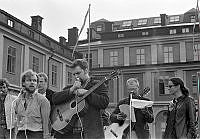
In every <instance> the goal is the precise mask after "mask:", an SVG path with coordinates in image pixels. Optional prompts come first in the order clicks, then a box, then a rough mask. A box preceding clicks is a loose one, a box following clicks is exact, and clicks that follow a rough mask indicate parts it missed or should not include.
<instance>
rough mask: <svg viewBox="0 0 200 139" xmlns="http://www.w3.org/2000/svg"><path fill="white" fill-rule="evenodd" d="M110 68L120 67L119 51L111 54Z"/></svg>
mask: <svg viewBox="0 0 200 139" xmlns="http://www.w3.org/2000/svg"><path fill="white" fill-rule="evenodd" d="M110 66H118V51H112V52H110Z"/></svg>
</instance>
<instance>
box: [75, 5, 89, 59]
mask: <svg viewBox="0 0 200 139" xmlns="http://www.w3.org/2000/svg"><path fill="white" fill-rule="evenodd" d="M89 11H90V5H89V8H88V10H87V12H86V15H85V18H84V21H83V25H82V27H81V30H80V32H79V34H78V37H77V41H76V44H75V46H74V49H73V52H72V58H74V53H75V51H76V48H77V46H78V40H79V37H80V35H81V33H82V31H83V29H84V26H85V23H86V20H87V16H88V14H89Z"/></svg>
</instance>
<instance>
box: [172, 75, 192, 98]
mask: <svg viewBox="0 0 200 139" xmlns="http://www.w3.org/2000/svg"><path fill="white" fill-rule="evenodd" d="M169 81H171V82H172V83H173V84H174V85H175V86H177V85H180V89H181V92H182V94H183V95H184V96H189V90H188V88H187V87H185V85H184V82H183V80H182V79H181V78H179V77H172V78H170V79H169Z"/></svg>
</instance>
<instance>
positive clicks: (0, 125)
mask: <svg viewBox="0 0 200 139" xmlns="http://www.w3.org/2000/svg"><path fill="white" fill-rule="evenodd" d="M8 87H9V82H8V81H7V79H0V139H9V138H10V135H12V137H13V136H14V125H13V123H14V113H13V112H14V111H13V108H12V104H13V102H14V101H15V99H16V98H17V96H14V95H11V93H10V91H9V89H8ZM11 112H12V114H11ZM11 116H12V119H11ZM11 129H12V130H11ZM10 132H11V134H10Z"/></svg>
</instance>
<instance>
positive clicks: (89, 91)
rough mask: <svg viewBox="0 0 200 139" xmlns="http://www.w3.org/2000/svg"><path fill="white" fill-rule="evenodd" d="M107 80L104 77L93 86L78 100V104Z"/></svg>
mask: <svg viewBox="0 0 200 139" xmlns="http://www.w3.org/2000/svg"><path fill="white" fill-rule="evenodd" d="M107 80H108V79H107V78H106V77H105V78H104V79H103V80H101V81H100V82H98V83H97V84H95V85H94V86H93V87H92V88H90V89H89V90H88V91H87V93H86V94H85V95H84V96H83V97H81V98H80V100H78V103H79V102H81V101H82V100H83V99H85V98H86V97H87V96H88V95H90V94H91V93H92V92H93V91H94V90H95V89H97V88H98V87H99V86H101V85H102V84H103V83H104V82H106V81H107Z"/></svg>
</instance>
